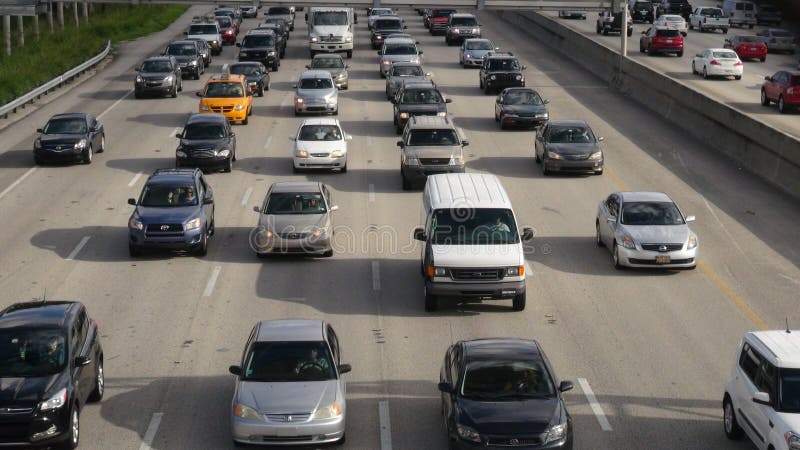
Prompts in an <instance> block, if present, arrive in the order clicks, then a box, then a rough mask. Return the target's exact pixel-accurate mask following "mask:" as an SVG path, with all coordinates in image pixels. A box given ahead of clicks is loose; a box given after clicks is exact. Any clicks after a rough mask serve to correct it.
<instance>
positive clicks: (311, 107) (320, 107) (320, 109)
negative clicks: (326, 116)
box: [306, 106, 326, 111]
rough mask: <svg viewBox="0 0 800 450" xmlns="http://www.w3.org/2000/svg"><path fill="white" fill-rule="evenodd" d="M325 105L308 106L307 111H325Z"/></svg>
mask: <svg viewBox="0 0 800 450" xmlns="http://www.w3.org/2000/svg"><path fill="white" fill-rule="evenodd" d="M325 110H326V108H325V107H324V106H306V111H325Z"/></svg>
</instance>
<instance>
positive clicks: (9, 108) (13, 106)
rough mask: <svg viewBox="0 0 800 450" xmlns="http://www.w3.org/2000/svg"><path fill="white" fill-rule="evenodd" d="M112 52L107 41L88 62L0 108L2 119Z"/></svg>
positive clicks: (109, 42)
mask: <svg viewBox="0 0 800 450" xmlns="http://www.w3.org/2000/svg"><path fill="white" fill-rule="evenodd" d="M110 51H111V41H106V45H105V48H104V49H103V50H102V51H101V52H100V53H98V54H96V55H95V56H93V57H91V58H90V59H88V60H87V61H85V62H83V63H81V64H80V65H78V66H76V67H73V68H72V69H70V70H68V71H66V72H64V73H63V74H61V75H59V76H58V77H56V78H53V79H52V80H50V81H48V82H47V83H44V84H42V85H41V86H39V87H37V88H35V89H33V90H30V91H28V92H26V93H25V94H23V95H21V96H19V97H17V98H15V99H14V100H12V101H10V102H8V103H6V104H5V105H3V106H0V117H3V118H8V113H11V112H17V108H19V107H22V106H25V105H27V104H28V103H31V102H33V100H35V99H37V98H40V97H41V96H42V94H47V92H49V91H50V90H52V89H54V88H56V87H58V86H59V85H61V84H64V83H65V82H67V81H69V80H71V79H72V78H75V76H77V75H78V74H80V73H81V72H83V71H84V70H86V69H88V68H90V67H92V66H94V65H95V64H97V63H99V62H100V61H102V60H103V58H105V57H106V56H108V52H110Z"/></svg>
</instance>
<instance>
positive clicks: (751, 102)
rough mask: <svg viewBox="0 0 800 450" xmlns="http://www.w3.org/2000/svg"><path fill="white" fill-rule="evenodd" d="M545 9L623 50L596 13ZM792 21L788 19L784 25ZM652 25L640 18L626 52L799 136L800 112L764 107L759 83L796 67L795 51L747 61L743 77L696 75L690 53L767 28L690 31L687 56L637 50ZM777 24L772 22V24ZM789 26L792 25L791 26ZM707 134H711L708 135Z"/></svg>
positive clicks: (713, 3)
mask: <svg viewBox="0 0 800 450" xmlns="http://www.w3.org/2000/svg"><path fill="white" fill-rule="evenodd" d="M691 3H692V6H717V5H718V4H719V3H721V2H718V1H713V0H712V1H708V0H704V1H692V2H691ZM542 14H545V15H548V16H550V17H552V18H553V19H554V20H558V21H559V22H560V23H562V24H564V25H566V26H568V27H570V28H572V29H574V30H576V31H579V32H581V33H583V34H584V35H585V36H587V37H589V38H590V39H593V40H595V41H597V42H600V43H602V44H603V45H606V46H607V47H610V48H612V49H614V50H615V51H617V52H619V48H620V37H619V34H612V35H608V36H603V35H599V34H597V33H596V30H595V25H596V23H597V14H596V13H587V15H586V20H570V19H558V18H557V16H558V13H557V12H544V13H542ZM783 25H784V26H788V24H783ZM648 28H650V24H647V23H637V24H634V26H633V35H632V36H631V37H630V38H628V56H629V57H630V58H632V59H634V60H635V61H637V62H640V63H642V64H645V65H647V66H649V67H651V68H653V69H655V70H657V71H659V72H661V73H663V74H665V75H667V76H669V77H671V78H673V79H675V80H678V81H679V82H681V83H684V84H685V85H687V86H690V87H692V88H693V89H696V90H698V91H699V92H702V93H704V94H705V95H707V96H709V97H711V98H714V99H716V100H718V101H720V102H722V103H725V104H727V105H729V106H731V107H733V108H736V109H738V110H739V111H742V112H744V113H746V114H749V115H751V116H752V117H754V118H756V119H758V120H761V121H763V122H764V123H766V124H769V125H771V126H773V127H775V128H777V129H779V130H782V131H784V132H786V133H789V134H791V135H793V136H796V137H800V119H799V118H798V113H797V112H791V113H789V114H781V113H780V112H778V108H777V107H776V106H775V105H774V104H773V105H772V106H769V107H767V106H761V85H762V83H763V82H764V77H765V76H771V75H773V74H775V72H777V71H779V70H797V68H798V58H797V55H796V54H794V55H790V54H788V53H769V54H768V55H767V60H766V61H764V62H763V63H762V62H761V61H758V60H744V61H743V62H744V75H743V76H742V79H741V80H738V81H737V80H734V79H733V78H713V79H708V80H704V79H703V77H702V75H692V58H693V57H694V55H696V54H698V53H701V52H702V51H703V50H705V49H707V48H722V47H724V45H725V38H726V37H731V36H733V35H736V34H745V35H754V34H756V33H757V32H759V31H760V30H763V29H766V28H768V27H765V26H762V25H759V26H756V27H755V28H753V29H752V30H750V29H748V28H741V27H736V28H731V29H729V30H728V34H723V33H722V31H713V32H705V33H701V32H700V31H699V30H697V29H695V30H689V31H688V34H687V36H686V39H685V40H684V46H685V47H684V53H683V57H680V58H679V57H677V56H675V55H657V56H649V55H648V54H646V53H640V52H639V38H640V37H641V35H642V32H643V31H646V30H647V29H648ZM773 28H774V27H773ZM789 29H791V28H789ZM709 138H713V137H712V136H709Z"/></svg>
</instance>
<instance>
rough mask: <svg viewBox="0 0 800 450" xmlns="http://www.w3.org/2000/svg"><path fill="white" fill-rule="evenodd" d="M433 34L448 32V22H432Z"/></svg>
mask: <svg viewBox="0 0 800 450" xmlns="http://www.w3.org/2000/svg"><path fill="white" fill-rule="evenodd" d="M429 28H430V30H431V34H436V33H445V32H447V22H431V25H430V27H429Z"/></svg>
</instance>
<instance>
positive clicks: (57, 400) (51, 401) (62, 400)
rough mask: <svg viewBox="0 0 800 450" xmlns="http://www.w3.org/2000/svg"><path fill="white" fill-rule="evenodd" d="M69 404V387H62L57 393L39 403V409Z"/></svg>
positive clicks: (46, 409)
mask: <svg viewBox="0 0 800 450" xmlns="http://www.w3.org/2000/svg"><path fill="white" fill-rule="evenodd" d="M66 404H67V388H62V389H61V390H60V391H58V392H56V393H55V395H53V396H52V397H50V398H48V399H47V400H45V401H43V402H42V403H40V404H39V411H50V410H53V409H58V408H61V407H62V406H64V405H66Z"/></svg>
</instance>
